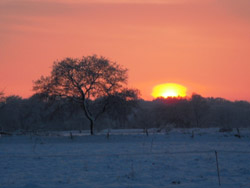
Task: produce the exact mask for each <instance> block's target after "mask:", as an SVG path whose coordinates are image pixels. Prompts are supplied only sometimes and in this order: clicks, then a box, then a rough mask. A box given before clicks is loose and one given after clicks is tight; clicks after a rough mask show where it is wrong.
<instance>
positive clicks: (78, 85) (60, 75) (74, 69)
mask: <svg viewBox="0 0 250 188" xmlns="http://www.w3.org/2000/svg"><path fill="white" fill-rule="evenodd" d="M127 78H128V77H127V69H124V68H122V67H121V66H120V65H118V64H117V63H115V62H112V61H110V60H108V59H106V58H104V57H98V56H96V55H93V56H87V57H82V58H81V59H77V58H75V59H73V58H66V59H64V60H62V61H56V62H55V63H54V65H53V69H52V72H51V75H50V76H47V77H43V76H42V77H41V78H40V79H39V80H37V81H35V82H34V88H33V89H34V91H35V92H36V93H37V94H40V95H43V96H45V97H63V98H70V99H72V100H73V101H74V102H76V103H78V104H79V105H80V106H81V108H82V109H83V112H84V114H85V116H86V117H87V119H88V120H89V122H90V134H91V135H93V134H94V132H93V129H94V122H95V121H96V120H97V119H98V118H99V117H100V115H101V114H103V113H104V112H105V111H106V109H107V107H108V106H109V105H110V102H112V100H110V99H112V97H111V96H122V97H123V98H125V99H126V100H134V99H136V98H137V96H138V92H137V90H133V89H127V88H125V86H126V83H127ZM119 93H122V95H119ZM97 99H98V100H97Z"/></svg>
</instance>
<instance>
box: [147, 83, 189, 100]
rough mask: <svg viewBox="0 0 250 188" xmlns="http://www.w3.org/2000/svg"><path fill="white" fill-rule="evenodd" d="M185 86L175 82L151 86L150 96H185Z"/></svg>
mask: <svg viewBox="0 0 250 188" xmlns="http://www.w3.org/2000/svg"><path fill="white" fill-rule="evenodd" d="M186 92H187V88H186V87H184V86H182V85H180V84H176V83H166V84H160V85H157V86H155V87H154V88H153V92H152V96H153V97H154V98H158V97H163V98H168V97H186V96H187V94H186Z"/></svg>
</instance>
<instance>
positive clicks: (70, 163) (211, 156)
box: [0, 129, 250, 188]
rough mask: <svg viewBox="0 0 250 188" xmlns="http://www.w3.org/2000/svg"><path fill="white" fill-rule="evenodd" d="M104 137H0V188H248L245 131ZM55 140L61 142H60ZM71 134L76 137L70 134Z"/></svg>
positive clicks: (248, 135)
mask: <svg viewBox="0 0 250 188" xmlns="http://www.w3.org/2000/svg"><path fill="white" fill-rule="evenodd" d="M192 131H193V130H191V129H189V130H180V129H175V130H173V131H171V132H169V133H168V134H166V133H156V132H155V131H154V130H152V131H151V132H150V133H149V136H146V134H145V133H143V131H142V130H132V131H131V130H123V131H119V130H118V131H111V134H110V137H109V139H107V137H106V133H105V131H104V132H102V133H99V134H98V135H95V136H86V135H84V136H74V138H73V140H71V139H70V137H69V133H68V132H64V133H54V134H53V135H52V136H51V135H50V136H32V137H31V136H11V137H7V136H4V137H3V136H2V137H0V167H1V168H0V187H1V188H88V187H91V188H92V187H100V188H110V187H113V188H127V187H128V188H129V187H131V188H132V187H133V188H153V187H154V188H156V187H157V188H158V187H164V188H167V187H178V188H179V187H180V188H184V187H185V188H187V187H188V188H213V187H219V185H218V176H217V169H216V158H215V150H216V151H217V152H218V160H219V168H220V176H221V187H225V188H238V187H243V188H245V187H250V131H249V130H247V129H245V130H241V135H242V138H237V137H235V136H234V134H236V132H232V133H219V132H218V129H200V130H198V129H196V130H194V138H192V137H191V135H192V134H191V132H192ZM58 134H60V135H61V136H59V135H58ZM74 134H76V133H74Z"/></svg>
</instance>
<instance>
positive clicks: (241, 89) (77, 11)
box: [0, 0, 250, 101]
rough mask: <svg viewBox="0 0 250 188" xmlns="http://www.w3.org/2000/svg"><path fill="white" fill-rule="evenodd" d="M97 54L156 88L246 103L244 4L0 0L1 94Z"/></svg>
mask: <svg viewBox="0 0 250 188" xmlns="http://www.w3.org/2000/svg"><path fill="white" fill-rule="evenodd" d="M93 54H97V55H102V56H105V57H108V58H110V59H111V60H113V61H117V62H118V63H119V64H122V65H123V66H124V67H127V68H128V69H129V86H130V87H135V88H138V89H140V90H141V94H142V97H143V98H144V99H147V100H151V99H152V97H151V92H152V88H153V87H154V86H155V85H157V84H163V83H168V82H171V83H178V84H182V85H184V86H186V87H187V88H188V94H189V95H191V94H192V93H193V92H195V93H199V94H201V95H203V96H205V97H211V96H212V97H223V98H226V99H230V100H248V101H250V76H249V74H250V1H249V0H157V1H154V0H137V1H134V0H133V1H132V0H91V1H90V0H75V1H73V0H72V1H70V0H50V1H49V0H43V1H42V0H1V1H0V90H4V92H5V93H6V94H7V95H21V96H23V97H29V96H31V95H32V94H33V92H32V81H33V80H36V79H38V78H39V77H40V76H41V75H49V73H50V70H51V66H52V63H53V61H55V60H57V59H59V60H60V59H62V58H65V57H81V56H85V55H93Z"/></svg>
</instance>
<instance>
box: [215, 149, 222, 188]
mask: <svg viewBox="0 0 250 188" xmlns="http://www.w3.org/2000/svg"><path fill="white" fill-rule="evenodd" d="M215 157H216V166H217V174H218V181H219V186H220V185H221V183H220V169H219V162H218V154H217V151H216V150H215Z"/></svg>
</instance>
